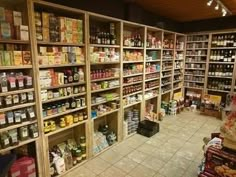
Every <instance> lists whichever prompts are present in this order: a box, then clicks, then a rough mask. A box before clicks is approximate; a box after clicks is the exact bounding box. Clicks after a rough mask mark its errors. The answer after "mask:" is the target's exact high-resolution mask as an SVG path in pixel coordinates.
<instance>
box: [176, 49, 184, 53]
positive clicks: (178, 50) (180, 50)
mask: <svg viewBox="0 0 236 177" xmlns="http://www.w3.org/2000/svg"><path fill="white" fill-rule="evenodd" d="M175 51H177V52H184V49H175Z"/></svg>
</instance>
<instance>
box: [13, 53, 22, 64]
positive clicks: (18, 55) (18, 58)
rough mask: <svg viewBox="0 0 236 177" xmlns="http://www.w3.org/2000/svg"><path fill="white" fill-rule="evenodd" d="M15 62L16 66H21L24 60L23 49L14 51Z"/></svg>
mask: <svg viewBox="0 0 236 177" xmlns="http://www.w3.org/2000/svg"><path fill="white" fill-rule="evenodd" d="M13 61H14V62H13V63H14V65H15V66H20V65H22V64H23V62H22V51H13Z"/></svg>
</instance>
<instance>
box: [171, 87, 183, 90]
mask: <svg viewBox="0 0 236 177" xmlns="http://www.w3.org/2000/svg"><path fill="white" fill-rule="evenodd" d="M178 89H182V87H176V88H173V90H178Z"/></svg>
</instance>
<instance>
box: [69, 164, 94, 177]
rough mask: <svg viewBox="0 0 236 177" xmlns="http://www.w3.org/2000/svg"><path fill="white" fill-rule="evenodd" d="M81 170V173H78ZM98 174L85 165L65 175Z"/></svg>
mask: <svg viewBox="0 0 236 177" xmlns="http://www.w3.org/2000/svg"><path fill="white" fill-rule="evenodd" d="M78 172H79V173H78ZM95 176H96V174H95V173H93V172H91V170H89V169H87V168H85V167H84V166H81V167H78V168H77V169H76V170H75V171H72V172H71V173H68V174H67V175H65V177H95Z"/></svg>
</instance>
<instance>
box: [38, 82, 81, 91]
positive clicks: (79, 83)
mask: <svg viewBox="0 0 236 177" xmlns="http://www.w3.org/2000/svg"><path fill="white" fill-rule="evenodd" d="M83 84H85V82H77V83H70V84H63V85H57V86H51V87H43V88H41V90H51V89H56V88H62V87H70V86H77V85H83Z"/></svg>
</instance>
